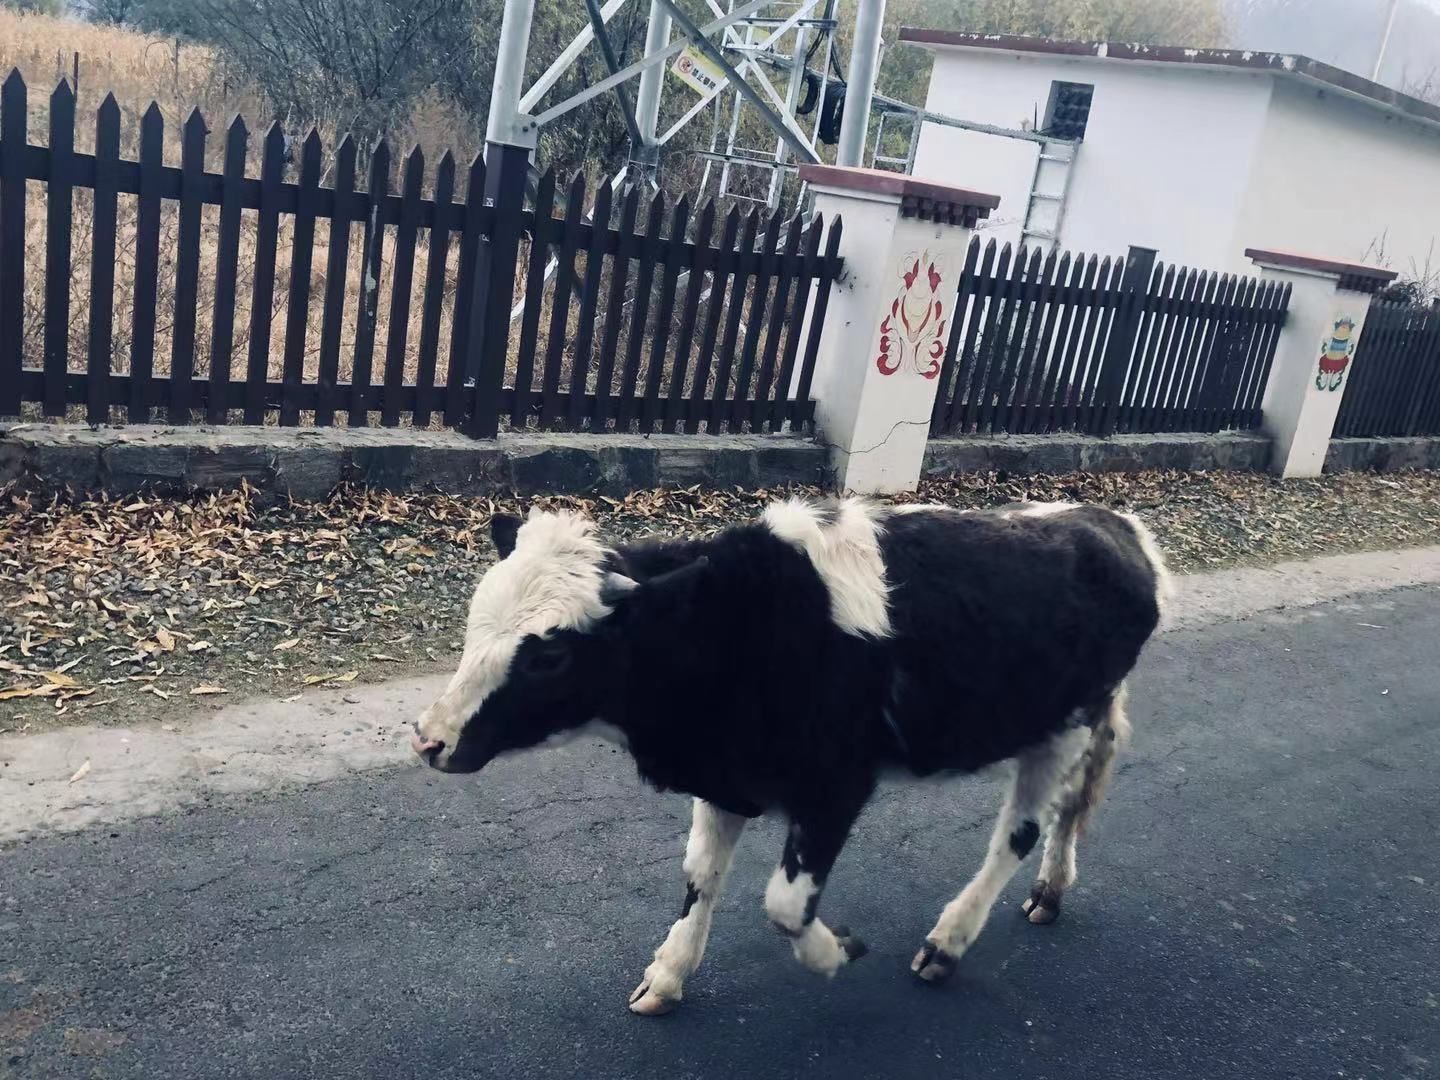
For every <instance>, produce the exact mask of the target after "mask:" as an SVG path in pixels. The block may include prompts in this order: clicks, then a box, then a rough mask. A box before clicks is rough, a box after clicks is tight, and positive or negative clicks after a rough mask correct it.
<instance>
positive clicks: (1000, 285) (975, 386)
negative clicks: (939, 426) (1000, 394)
mask: <svg viewBox="0 0 1440 1080" xmlns="http://www.w3.org/2000/svg"><path fill="white" fill-rule="evenodd" d="M1012 257H1013V258H1014V259H1015V266H1014V268H1012V266H1011V258H1012ZM1021 262H1022V260H1021V258H1020V256H1019V253H1015V252H1012V249H1011V246H1010V245H1009V244H1006V245H1005V246H1004V247H1003V248H1001V249H1000V258H999V259H998V260H997V261H996V263H995V277H994V278H993V279H992V281H991V282H990V283H989V284H990V287H989V288H988V289H987V290H986V296H987V300H988V302H987V304H986V307H985V322H984V325H983V328H982V329H981V331H980V337H979V338H978V340H977V341H976V345H975V362H974V371H973V372H972V373H971V381H970V392H969V394H967V395H966V402H965V423H964V427H963V428H961V430H962V431H963V432H965V433H967V434H968V433H969V432H971V431H976V432H978V431H979V430H980V409H981V407H982V406H984V405H985V404H986V403H987V402H988V399H989V394H988V388H989V385H990V378H991V376H990V367H991V365H992V364H993V363H994V360H995V342H996V338H997V331H996V327H997V326H998V325H999V322H1000V315H1001V313H1002V312H1003V311H1004V309H1005V306H1006V305H1005V301H1006V300H1007V299H1008V297H1009V293H1010V289H1011V282H1012V280H1013V278H1014V277H1015V276H1016V273H1018V268H1019V267H1020V264H1021ZM976 315H977V316H978V315H979V312H978V311H977V312H976Z"/></svg>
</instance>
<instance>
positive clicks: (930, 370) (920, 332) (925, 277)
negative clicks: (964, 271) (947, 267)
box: [875, 251, 945, 379]
mask: <svg viewBox="0 0 1440 1080" xmlns="http://www.w3.org/2000/svg"><path fill="white" fill-rule="evenodd" d="M898 270H899V278H900V282H899V288H898V289H897V290H896V292H895V298H894V300H892V301H891V302H890V312H889V314H887V315H886V316H885V318H884V319H883V320H882V321H881V323H880V342H879V355H877V356H876V357H875V366H876V367H877V368H879V369H880V374H882V375H894V374H895V373H896V372H897V371H899V370H900V369H901V368H902V367H904V368H908V369H909V370H911V371H914V372H915V373H916V374H918V375H920V376H922V377H923V378H926V379H933V378H936V377H937V376H938V375H939V374H940V358H941V357H942V356H944V355H945V301H944V299H943V298H942V297H941V295H940V286H941V284H942V282H943V281H944V276H943V275H942V273H941V264H940V261H939V260H938V259H936V258H935V257H934V256H933V255H931V253H930V252H929V251H921V252H919V253H914V252H912V253H911V254H909V255H906V256H905V257H904V258H903V259H901V260H900V265H899V267H898Z"/></svg>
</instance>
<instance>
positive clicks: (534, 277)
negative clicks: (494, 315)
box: [510, 169, 559, 431]
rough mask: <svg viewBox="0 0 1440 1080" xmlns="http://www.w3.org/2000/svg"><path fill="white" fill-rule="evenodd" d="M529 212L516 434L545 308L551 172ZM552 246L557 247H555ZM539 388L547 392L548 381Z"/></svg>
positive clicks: (513, 417) (513, 418)
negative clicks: (529, 223) (531, 210)
mask: <svg viewBox="0 0 1440 1080" xmlns="http://www.w3.org/2000/svg"><path fill="white" fill-rule="evenodd" d="M532 209H533V212H534V218H533V220H534V222H535V225H534V227H533V228H532V229H531V231H530V258H529V262H528V264H527V266H526V271H525V299H524V301H523V302H522V304H521V313H520V352H519V355H518V356H517V357H516V359H515V401H514V404H513V405H512V406H511V409H510V426H511V428H513V429H515V430H516V431H523V430H524V429H525V425H526V423H527V422H528V421H529V419H530V395H531V392H532V391H533V390H534V382H535V345H536V341H537V340H538V338H539V335H540V309H541V308H542V307H544V305H545V266H546V264H547V263H548V262H549V251H550V241H551V237H552V236H553V234H554V233H555V232H556V229H555V225H554V223H552V221H551V217H550V215H551V214H552V213H554V211H555V170H554V169H547V170H546V171H545V174H544V175H543V176H542V177H540V183H539V185H538V186H537V187H536V189H535V204H534V206H533V208H532ZM556 246H557V248H558V246H559V245H558V244H557V245H556ZM557 272H558V267H557ZM542 377H543V371H542ZM543 389H545V390H549V389H550V386H549V383H548V382H546V383H545V385H544V388H543Z"/></svg>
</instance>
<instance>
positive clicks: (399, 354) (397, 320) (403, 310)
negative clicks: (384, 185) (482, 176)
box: [380, 146, 425, 427]
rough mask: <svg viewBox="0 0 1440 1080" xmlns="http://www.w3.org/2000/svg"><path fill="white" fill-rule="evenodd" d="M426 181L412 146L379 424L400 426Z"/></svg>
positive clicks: (397, 245)
mask: <svg viewBox="0 0 1440 1080" xmlns="http://www.w3.org/2000/svg"><path fill="white" fill-rule="evenodd" d="M424 182H425V154H424V152H423V151H421V149H420V147H418V146H415V147H411V149H410V153H409V155H407V156H406V158H405V172H404V179H403V180H402V181H401V185H400V191H401V195H400V223H399V227H398V228H397V229H396V230H395V257H394V259H395V261H394V265H395V269H394V272H393V273H392V274H391V285H390V320H389V326H388V327H386V339H385V387H384V389H383V390H382V391H381V394H380V397H381V400H380V423H381V424H383V425H384V426H385V427H395V426H396V425H398V424H399V423H400V394H401V390H402V388H403V387H404V385H405V346H406V344H407V343H408V342H409V340H410V291H411V287H412V286H413V285H414V282H415V238H416V235H417V233H418V232H419V229H420V187H421V185H422V184H423V183H424Z"/></svg>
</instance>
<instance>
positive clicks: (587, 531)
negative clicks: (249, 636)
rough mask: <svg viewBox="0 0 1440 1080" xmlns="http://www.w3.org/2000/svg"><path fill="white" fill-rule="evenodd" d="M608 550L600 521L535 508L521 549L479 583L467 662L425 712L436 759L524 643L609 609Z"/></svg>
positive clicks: (423, 728)
mask: <svg viewBox="0 0 1440 1080" xmlns="http://www.w3.org/2000/svg"><path fill="white" fill-rule="evenodd" d="M608 554H609V551H608V549H607V548H606V547H605V545H603V544H602V543H601V542H600V540H599V539H598V538H597V537H596V536H595V526H594V524H593V523H592V522H590V521H589V520H587V519H586V518H584V517H582V516H581V515H579V514H574V513H570V512H569V511H561V512H559V513H541V512H540V511H532V512H531V514H530V517H529V519H528V520H527V521H526V522H525V524H524V525H522V526H521V527H520V531H519V533H518V534H517V535H516V537H515V550H514V551H512V552H511V553H510V555H509V557H508V558H505V559H502V560H500V562H498V563H496V564H495V565H494V566H492V567H490V569H489V570H487V571H486V572H485V574H484V576H483V577H481V579H480V582H479V584H478V585H476V586H475V592H474V594H473V595H472V596H471V598H470V613H469V616H468V618H467V619H466V623H465V651H464V653H463V654H462V656H461V657H460V667H459V669H458V670H457V671H456V672H455V675H454V676H453V677H452V678H451V680H450V684H449V685H448V686H447V687H446V688H445V692H444V693H443V694H441V695H440V697H439V699H438V700H437V701H436V702H435V703H434V704H433V705H431V706H430V707H429V708H428V709H426V710H425V712H424V714H422V715H421V717H420V720H419V727H420V736H421V738H423V739H431V740H433V739H438V740H440V741H441V742H443V743H444V744H445V747H446V748H445V750H444V751H443V752H442V753H441V755H440V758H439V759H438V761H437V764H444V761H445V759H446V758H447V757H448V756H449V754H450V753H451V752H452V751H453V750H454V748H455V744H456V743H457V742H458V741H459V739H460V732H461V731H462V729H463V728H464V727H465V724H466V722H467V721H468V720H469V719H470V717H472V716H474V715H475V713H476V711H477V710H478V709H479V708H480V704H481V702H483V701H484V700H485V698H487V697H488V696H489V695H491V694H492V693H494V692H495V690H496V689H497V688H498V687H499V686H500V684H501V683H502V682H503V681H504V680H505V676H506V674H507V672H508V671H509V669H510V663H511V661H512V660H513V659H514V658H515V653H516V651H517V650H518V649H519V648H520V642H521V641H522V640H524V639H525V638H526V637H528V636H530V635H538V634H547V633H552V632H554V631H556V630H571V629H574V630H583V629H585V628H587V627H589V626H590V625H592V624H593V623H594V622H596V621H597V620H599V619H601V618H604V617H605V616H606V615H608V614H609V613H610V609H609V608H608V607H607V606H606V605H605V604H604V603H602V602H601V600H600V589H601V585H602V584H603V582H604V572H603V567H604V563H605V559H606V556H607V555H608Z"/></svg>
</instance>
